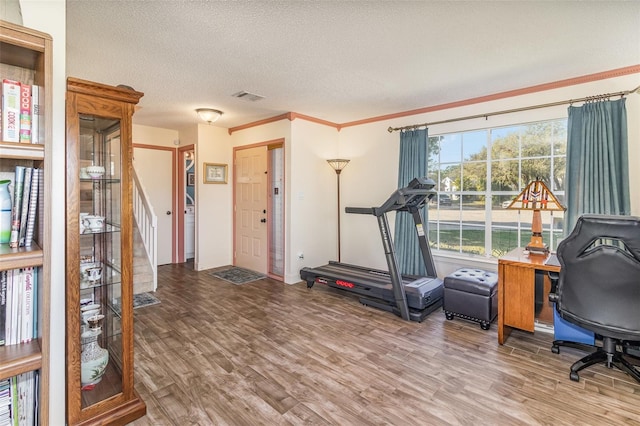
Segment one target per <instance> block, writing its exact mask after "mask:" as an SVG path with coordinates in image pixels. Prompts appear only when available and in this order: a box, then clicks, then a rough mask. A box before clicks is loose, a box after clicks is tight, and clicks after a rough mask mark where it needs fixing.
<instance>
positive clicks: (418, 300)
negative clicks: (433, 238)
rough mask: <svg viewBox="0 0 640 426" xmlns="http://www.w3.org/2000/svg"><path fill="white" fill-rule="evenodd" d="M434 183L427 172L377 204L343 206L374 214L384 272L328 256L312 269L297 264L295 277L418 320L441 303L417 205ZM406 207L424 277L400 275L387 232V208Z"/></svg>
mask: <svg viewBox="0 0 640 426" xmlns="http://www.w3.org/2000/svg"><path fill="white" fill-rule="evenodd" d="M434 186H435V182H434V181H433V180H431V179H428V178H426V177H419V178H414V179H413V180H412V181H411V182H409V184H408V185H407V186H406V187H404V188H400V189H397V190H396V191H395V192H394V193H393V194H391V196H390V197H389V199H388V200H387V201H385V202H384V204H382V205H381V206H380V207H368V208H367V207H347V208H345V211H346V213H356V214H367V215H373V216H375V217H376V218H377V219H378V227H379V228H380V236H381V237H382V245H383V247H384V252H385V257H386V260H387V266H388V268H389V270H388V271H382V270H378V269H371V268H366V267H362V266H357V265H350V264H347V263H340V262H334V261H329V264H328V265H323V266H319V267H317V268H308V267H305V268H302V269H301V270H300V278H301V279H302V280H304V281H306V282H307V287H308V288H311V287H313V285H314V284H315V283H319V284H324V285H327V286H329V287H333V288H337V289H340V290H344V291H349V292H352V293H356V294H358V295H360V296H361V297H360V299H359V300H360V303H362V304H363V305H367V306H373V307H376V308H379V309H383V310H385V311H388V312H393V313H395V314H396V315H398V316H400V317H402V319H404V320H407V321H409V320H412V321H418V322H420V321H422V320H423V319H424V318H425V317H426V316H427V315H429V314H430V313H431V312H433V311H435V310H436V309H437V308H438V307H440V306H442V297H443V294H444V289H443V285H442V280H441V279H439V278H438V276H437V274H436V268H435V265H434V263H433V257H432V256H431V249H430V248H429V241H428V240H427V236H426V233H425V229H424V225H423V219H422V213H421V211H420V210H421V208H422V207H423V206H424V204H425V203H426V202H428V201H429V200H430V199H431V198H432V197H433V196H434V195H436V191H435V190H434V189H433V188H434ZM391 211H398V212H408V213H410V214H411V216H412V217H413V221H414V222H415V230H416V234H417V236H418V244H419V246H420V252H421V254H422V259H423V261H424V265H425V267H426V276H424V277H423V276H415V275H402V274H401V273H400V270H399V268H398V261H397V259H396V252H395V246H394V244H393V239H392V237H391V234H390V231H389V222H388V220H387V213H388V212H391Z"/></svg>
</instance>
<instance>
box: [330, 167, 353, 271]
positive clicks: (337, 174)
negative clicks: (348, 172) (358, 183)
mask: <svg viewBox="0 0 640 426" xmlns="http://www.w3.org/2000/svg"><path fill="white" fill-rule="evenodd" d="M327 163H329V165H330V166H331V167H332V168H333V170H335V171H336V178H337V181H338V262H340V172H341V171H342V169H344V168H345V167H347V164H349V160H345V159H343V158H334V159H333V160H327Z"/></svg>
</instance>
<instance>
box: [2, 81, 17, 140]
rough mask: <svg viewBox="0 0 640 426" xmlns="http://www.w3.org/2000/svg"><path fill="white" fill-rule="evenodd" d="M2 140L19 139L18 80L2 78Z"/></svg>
mask: <svg viewBox="0 0 640 426" xmlns="http://www.w3.org/2000/svg"><path fill="white" fill-rule="evenodd" d="M2 140H4V141H5V142H19V141H20V82H19V81H15V80H9V79H6V78H5V79H4V80H2Z"/></svg>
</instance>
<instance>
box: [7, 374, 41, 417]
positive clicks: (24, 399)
mask: <svg viewBox="0 0 640 426" xmlns="http://www.w3.org/2000/svg"><path fill="white" fill-rule="evenodd" d="M38 380H39V376H38V373H37V372H35V371H30V372H28V373H23V374H18V375H17V376H13V377H11V378H9V379H4V380H0V426H32V425H37V424H39V419H38V386H39V383H38Z"/></svg>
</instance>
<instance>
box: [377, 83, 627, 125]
mask: <svg viewBox="0 0 640 426" xmlns="http://www.w3.org/2000/svg"><path fill="white" fill-rule="evenodd" d="M631 93H639V94H640V86H638V87H636V88H635V89H633V90H625V91H623V92H616V93H605V94H603V95H597V96H586V97H584V98H578V99H569V100H567V101H559V102H551V103H548V104H540V105H532V106H527V107H522V108H514V109H506V110H503V111H496V112H490V113H486V114H476V115H468V116H466V117H458V118H450V119H448V120H441V121H433V122H431V123H422V124H413V125H411V126H402V127H389V128H388V129H387V131H388V132H389V133H391V132H394V131H398V130H416V129H418V128H420V127H428V126H431V125H434V124H444V123H453V122H456V121H463V120H473V119H474V118H485V119H486V118H489V117H491V116H494V115H501V114H511V113H514V112H521V111H528V110H532V109H539V108H548V107H553V106H558V105H566V104H570V105H571V104H573V103H574V102H592V101H596V100H600V99H608V98H611V97H615V96H620V97H624V96H626V95H629V94H631Z"/></svg>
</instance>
